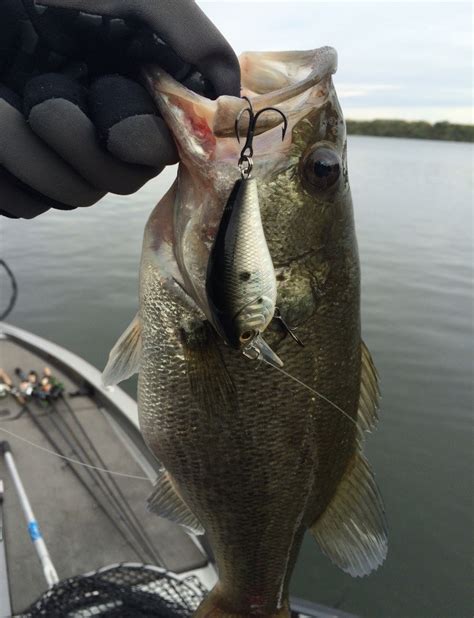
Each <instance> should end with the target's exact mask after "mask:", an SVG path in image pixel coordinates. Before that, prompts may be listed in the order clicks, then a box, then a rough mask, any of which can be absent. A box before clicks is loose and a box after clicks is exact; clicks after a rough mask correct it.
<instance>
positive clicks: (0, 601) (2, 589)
mask: <svg viewBox="0 0 474 618" xmlns="http://www.w3.org/2000/svg"><path fill="white" fill-rule="evenodd" d="M3 495H4V489H3V481H2V479H0V616H1V617H2V618H7V616H11V615H12V608H11V601H10V586H9V582H8V569H7V553H6V550H5V529H4V525H3Z"/></svg>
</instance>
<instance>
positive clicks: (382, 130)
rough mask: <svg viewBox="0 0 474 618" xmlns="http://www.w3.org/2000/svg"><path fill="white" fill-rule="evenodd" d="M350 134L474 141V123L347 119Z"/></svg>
mask: <svg viewBox="0 0 474 618" xmlns="http://www.w3.org/2000/svg"><path fill="white" fill-rule="evenodd" d="M346 125H347V132H348V133H349V134H350V135H378V136H380V137H413V138H417V139H441V140H451V141H456V142H473V141H474V125H472V124H451V123H450V122H435V123H434V124H430V123H429V122H424V121H417V122H408V121H406V120H384V119H380V120H347V121H346Z"/></svg>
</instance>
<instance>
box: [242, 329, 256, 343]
mask: <svg viewBox="0 0 474 618" xmlns="http://www.w3.org/2000/svg"><path fill="white" fill-rule="evenodd" d="M254 336H255V331H254V330H246V331H244V332H243V333H242V334H241V335H240V337H239V339H240V343H248V342H249V341H250V340H251V339H252V338H253V337H254Z"/></svg>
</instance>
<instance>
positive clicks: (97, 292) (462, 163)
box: [0, 136, 474, 618]
mask: <svg viewBox="0 0 474 618" xmlns="http://www.w3.org/2000/svg"><path fill="white" fill-rule="evenodd" d="M472 154H473V148H472V146H471V145H470V144H461V143H451V142H433V141H418V140H404V139H390V138H377V137H373V138H369V137H355V136H354V137H352V138H350V139H349V173H350V178H351V186H352V191H353V197H354V206H355V216H356V225H357V234H358V240H359V247H360V254H361V264H362V276H363V285H362V313H363V315H362V317H363V333H364V338H365V340H366V343H367V344H368V346H369V348H370V349H371V351H372V354H373V356H374V359H375V362H376V365H377V367H378V370H379V373H380V374H381V378H382V394H383V400H382V408H381V422H380V424H379V428H378V430H377V431H376V432H375V434H373V435H372V436H370V437H369V439H368V443H367V452H368V456H369V459H370V462H371V464H372V466H373V468H374V469H375V471H376V474H377V480H378V483H379V485H380V487H381V489H382V493H383V495H384V498H385V503H386V509H387V514H388V520H389V526H390V548H389V555H388V558H387V561H386V563H385V565H384V566H383V567H382V568H381V569H380V570H379V571H378V572H377V573H375V574H373V575H372V576H370V577H367V578H364V579H352V578H351V577H349V576H348V575H345V574H344V573H341V572H339V571H338V569H337V568H335V567H333V566H332V565H331V564H330V562H329V561H328V560H327V559H326V558H325V557H324V556H322V555H321V553H320V552H319V549H318V547H317V545H316V544H315V542H314V541H312V539H311V538H307V539H306V541H305V543H304V546H303V550H302V553H301V557H300V560H299V563H298V565H297V568H296V572H295V575H294V578H293V593H294V594H298V595H299V596H303V597H306V598H310V599H313V600H315V601H319V602H321V603H326V604H327V605H332V606H338V607H341V608H343V609H345V610H346V611H352V612H354V613H359V614H360V615H362V616H370V617H374V618H376V617H377V618H388V617H397V618H434V617H440V618H441V617H443V618H445V617H448V616H449V617H451V618H468V617H470V616H472V614H473V609H474V607H473V604H472V594H471V589H470V582H471V579H472V571H471V555H472V554H471V548H472V542H471V541H472V498H471V495H472V455H471V451H472V444H473V443H472V434H471V419H472V408H473V390H472V370H473V347H472V346H473V332H472V331H473V294H472V291H473V290H472V281H473V278H472V275H473V273H472V267H473V261H472V257H473V256H472V252H473V244H472V205H473V186H472ZM174 173H175V172H174V170H173V169H170V170H167V171H166V172H165V173H164V174H162V176H161V177H160V178H159V179H156V180H154V181H151V182H150V183H148V185H147V186H146V187H144V188H143V190H142V191H140V192H139V193H138V194H136V195H135V196H133V197H119V196H108V197H106V198H105V199H104V200H103V201H102V203H101V205H100V206H95V207H92V208H89V209H82V210H76V211H72V212H60V211H50V212H48V213H46V214H45V215H43V216H41V217H40V218H38V219H36V220H33V221H11V220H3V221H2V223H1V230H2V252H1V253H2V257H4V259H6V260H7V261H8V263H9V265H10V267H11V268H12V269H13V270H14V272H15V275H16V277H17V279H18V284H19V297H18V302H17V305H16V307H15V309H14V312H13V313H12V314H11V316H10V317H9V321H10V322H11V323H13V324H16V325H18V326H21V327H24V328H26V329H28V330H31V331H33V332H35V333H37V334H39V335H41V336H44V337H46V338H48V339H51V340H53V341H55V342H57V343H59V344H61V345H63V346H65V347H67V348H70V349H71V350H73V351H74V352H76V353H78V354H79V355H81V356H83V357H84V358H86V359H87V360H89V361H90V362H91V363H93V364H94V365H96V366H98V367H103V366H104V364H105V362H106V359H107V355H108V351H109V349H110V348H111V346H112V345H113V343H114V342H115V340H116V338H117V336H118V335H119V334H120V333H121V332H122V330H123V329H124V328H125V327H126V326H127V324H128V322H129V321H130V320H131V319H132V317H133V315H134V314H135V312H136V309H137V270H138V262H139V255H140V249H141V240H142V233H143V227H144V225H145V221H146V219H147V217H148V214H149V212H150V210H151V208H152V206H153V205H154V204H155V203H156V202H157V201H158V199H159V198H160V197H161V195H163V193H164V192H165V190H166V188H167V187H168V185H169V184H170V182H171V181H172V179H173V177H174ZM0 281H1V285H2V288H1V290H2V297H4V296H5V294H6V290H7V283H6V278H5V277H4V275H3V274H0ZM3 302H4V300H2V303H3ZM3 306H4V305H3V304H2V307H3ZM126 388H127V389H128V390H129V392H131V393H132V394H134V382H133V380H132V381H129V383H128V384H127V385H126Z"/></svg>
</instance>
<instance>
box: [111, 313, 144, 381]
mask: <svg viewBox="0 0 474 618" xmlns="http://www.w3.org/2000/svg"><path fill="white" fill-rule="evenodd" d="M141 355H142V326H141V322H140V317H139V315H138V313H137V315H136V316H135V318H134V319H133V320H132V322H131V323H130V324H129V325H128V327H127V329H126V330H125V331H124V332H123V333H122V335H121V336H120V337H119V339H118V340H117V343H116V344H115V345H114V347H113V348H112V349H111V351H110V354H109V360H108V361H107V365H106V367H105V369H104V371H103V372H102V381H103V383H104V386H112V385H113V384H118V383H119V382H121V381H122V380H126V379H127V378H129V377H130V376H133V374H134V373H137V371H138V370H139V368H140V359H141Z"/></svg>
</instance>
